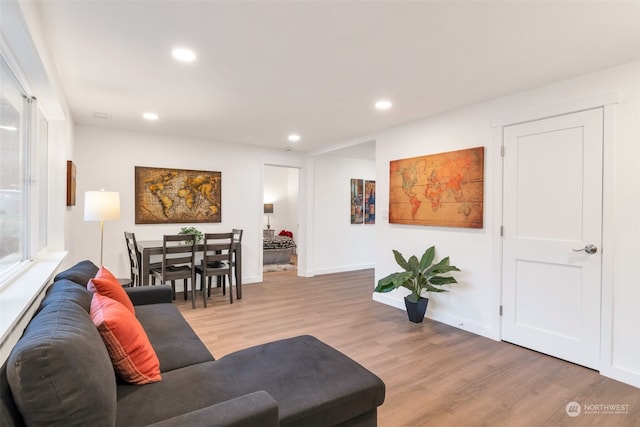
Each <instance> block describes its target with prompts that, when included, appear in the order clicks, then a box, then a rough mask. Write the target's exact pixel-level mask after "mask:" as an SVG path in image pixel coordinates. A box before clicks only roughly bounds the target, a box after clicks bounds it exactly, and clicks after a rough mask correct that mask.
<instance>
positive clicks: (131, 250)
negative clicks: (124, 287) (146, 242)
mask: <svg viewBox="0 0 640 427" xmlns="http://www.w3.org/2000/svg"><path fill="white" fill-rule="evenodd" d="M124 241H125V244H126V246H127V253H128V254H129V266H130V267H131V283H132V286H140V285H141V284H142V281H141V280H140V272H141V271H142V254H140V252H139V251H138V242H137V240H136V235H135V233H132V232H128V231H125V232H124ZM161 265H162V263H161V262H154V263H151V264H150V265H149V269H152V268H157V267H160V266H161Z"/></svg>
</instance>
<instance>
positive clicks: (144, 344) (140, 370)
mask: <svg viewBox="0 0 640 427" xmlns="http://www.w3.org/2000/svg"><path fill="white" fill-rule="evenodd" d="M90 314H91V320H93V324H94V325H96V327H97V328H98V332H100V336H101V337H102V340H103V341H104V344H105V346H106V347H107V350H108V352H109V357H111V363H112V364H113V368H114V370H115V371H116V373H117V374H118V375H120V377H121V378H122V379H123V380H124V381H126V382H129V383H132V384H148V383H153V382H157V381H160V380H161V379H162V378H161V376H160V361H159V360H158V356H157V355H156V352H155V351H154V350H153V347H151V343H150V342H149V337H147V334H146V333H145V331H144V329H143V328H142V325H141V324H140V322H139V321H138V319H136V317H135V316H134V315H133V314H131V312H129V310H127V309H126V308H125V307H124V306H123V305H122V304H120V303H119V302H118V301H115V300H112V299H111V298H109V297H106V296H104V295H101V294H100V293H94V294H93V298H92V299H91V311H90Z"/></svg>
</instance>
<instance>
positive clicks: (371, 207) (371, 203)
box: [364, 180, 376, 224]
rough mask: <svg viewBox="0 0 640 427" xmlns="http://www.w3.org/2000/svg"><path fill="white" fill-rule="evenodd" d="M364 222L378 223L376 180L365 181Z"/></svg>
mask: <svg viewBox="0 0 640 427" xmlns="http://www.w3.org/2000/svg"><path fill="white" fill-rule="evenodd" d="M364 195H365V199H364V223H365V224H375V223H376V182H375V181H369V180H367V181H365V182H364Z"/></svg>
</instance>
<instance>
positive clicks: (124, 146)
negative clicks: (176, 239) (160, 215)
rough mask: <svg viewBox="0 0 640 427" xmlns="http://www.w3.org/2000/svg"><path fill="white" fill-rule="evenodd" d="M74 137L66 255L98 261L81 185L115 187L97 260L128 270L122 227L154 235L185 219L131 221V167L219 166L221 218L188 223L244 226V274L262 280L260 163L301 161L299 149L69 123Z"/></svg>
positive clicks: (140, 235) (95, 226) (143, 236)
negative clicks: (115, 208) (113, 211)
mask: <svg viewBox="0 0 640 427" xmlns="http://www.w3.org/2000/svg"><path fill="white" fill-rule="evenodd" d="M75 142H76V143H75V156H74V160H75V163H76V167H77V200H78V204H77V206H76V207H75V208H73V209H72V212H71V216H72V219H71V228H72V230H71V234H72V238H71V244H70V258H71V259H73V260H80V259H84V258H90V259H92V260H94V262H96V263H98V261H99V257H100V238H99V236H100V230H99V223H98V222H84V221H83V204H84V192H85V191H87V190H99V189H101V188H104V189H106V190H109V191H118V192H120V204H121V218H120V220H119V221H109V222H105V225H104V236H105V237H104V239H105V240H104V265H105V266H107V268H109V269H111V270H112V271H113V272H114V273H115V274H117V275H119V276H120V277H128V269H129V260H128V257H127V253H126V250H125V249H126V248H125V244H124V236H123V232H124V231H125V230H126V231H133V232H135V233H136V238H137V239H138V240H155V239H161V238H162V237H161V236H162V235H163V234H165V233H175V232H178V231H179V230H180V227H183V226H185V224H135V218H134V208H135V204H134V167H135V166H148V167H167V168H177V169H196V170H210V171H221V172H222V222H221V223H214V224H194V225H196V226H197V228H198V229H200V230H201V231H204V232H213V231H229V230H231V229H232V228H241V229H244V234H243V246H242V248H243V262H242V270H243V271H242V274H243V282H244V283H251V282H256V281H260V280H261V277H262V268H261V264H260V259H261V258H260V257H261V253H262V227H263V224H262V220H263V213H262V212H263V207H262V187H263V184H262V166H263V164H264V163H279V164H290V165H292V166H296V165H297V166H299V167H300V166H302V160H301V155H300V154H296V153H287V152H283V151H281V150H268V149H261V148H257V147H250V146H238V145H232V144H226V143H217V142H213V141H205V140H199V139H191V138H185V137H176V136H166V135H156V134H151V133H140V132H129V131H124V130H112V129H107V128H99V127H88V126H77V127H76V128H75Z"/></svg>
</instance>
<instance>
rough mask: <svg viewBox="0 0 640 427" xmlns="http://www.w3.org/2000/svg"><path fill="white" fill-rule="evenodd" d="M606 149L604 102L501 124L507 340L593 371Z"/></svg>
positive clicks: (597, 332) (597, 337) (597, 344)
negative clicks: (600, 105)
mask: <svg viewBox="0 0 640 427" xmlns="http://www.w3.org/2000/svg"><path fill="white" fill-rule="evenodd" d="M602 149H603V110H602V109H594V110H588V111H583V112H579V113H573V114H567V115H564V116H558V117H553V118H549V119H544V120H538V121H534V122H529V123H524V124H519V125H514V126H508V127H505V128H504V159H503V162H504V177H503V180H504V181H503V189H504V211H503V225H504V231H503V239H504V241H503V296H502V299H503V302H502V304H503V307H502V308H503V312H502V313H503V316H502V338H503V340H504V341H508V342H512V343H514V344H518V345H521V346H524V347H527V348H531V349H533V350H536V351H540V352H542V353H546V354H549V355H552V356H556V357H559V358H561V359H564V360H568V361H571V362H574V363H578V364H580V365H584V366H587V367H590V368H594V369H598V368H599V360H600V288H601V274H600V272H601V265H602V262H601V253H602V250H601V240H602ZM589 245H592V246H589Z"/></svg>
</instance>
